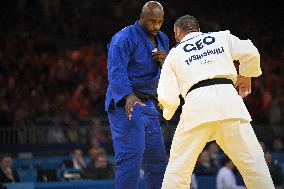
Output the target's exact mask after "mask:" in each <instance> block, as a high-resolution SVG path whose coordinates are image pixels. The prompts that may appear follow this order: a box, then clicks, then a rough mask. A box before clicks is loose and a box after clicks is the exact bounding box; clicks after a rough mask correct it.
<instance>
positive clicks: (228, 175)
mask: <svg viewBox="0 0 284 189" xmlns="http://www.w3.org/2000/svg"><path fill="white" fill-rule="evenodd" d="M216 184H217V189H245V188H246V187H244V186H238V185H237V181H236V177H235V175H234V173H233V171H232V170H231V169H229V168H228V167H223V168H221V169H220V170H219V172H218V174H217V180H216Z"/></svg>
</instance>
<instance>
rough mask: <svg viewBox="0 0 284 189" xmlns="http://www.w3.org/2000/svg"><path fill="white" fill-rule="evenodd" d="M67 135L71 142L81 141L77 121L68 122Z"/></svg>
mask: <svg viewBox="0 0 284 189" xmlns="http://www.w3.org/2000/svg"><path fill="white" fill-rule="evenodd" d="M66 135H67V139H68V142H71V143H77V142H79V133H78V125H77V124H76V121H74V120H71V121H69V122H68V123H67V131H66Z"/></svg>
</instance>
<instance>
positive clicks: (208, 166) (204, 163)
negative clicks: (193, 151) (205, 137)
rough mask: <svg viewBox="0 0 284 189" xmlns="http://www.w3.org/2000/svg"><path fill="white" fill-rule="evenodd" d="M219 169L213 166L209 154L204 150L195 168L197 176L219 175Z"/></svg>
mask: <svg viewBox="0 0 284 189" xmlns="http://www.w3.org/2000/svg"><path fill="white" fill-rule="evenodd" d="M217 170H218V168H217V167H215V166H214V165H213V164H212V161H211V158H210V155H209V152H208V151H207V150H204V151H203V152H202V153H201V154H200V156H199V158H198V160H197V164H196V167H195V170H194V172H195V174H196V175H214V174H216V173H217Z"/></svg>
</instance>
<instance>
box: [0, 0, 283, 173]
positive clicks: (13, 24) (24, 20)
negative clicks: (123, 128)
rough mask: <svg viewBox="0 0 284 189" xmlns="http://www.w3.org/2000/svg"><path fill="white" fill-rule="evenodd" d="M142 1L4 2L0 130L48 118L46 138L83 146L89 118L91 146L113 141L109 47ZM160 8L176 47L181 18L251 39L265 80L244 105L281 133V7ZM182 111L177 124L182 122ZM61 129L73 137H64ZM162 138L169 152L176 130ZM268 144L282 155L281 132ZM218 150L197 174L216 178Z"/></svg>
mask: <svg viewBox="0 0 284 189" xmlns="http://www.w3.org/2000/svg"><path fill="white" fill-rule="evenodd" d="M145 2H146V1H140V0H132V1H127V0H120V1H119V0H115V1H108V2H107V3H105V2H104V1H103V0H96V1H76V0H68V1H66V0H45V1H40V0H11V1H5V2H4V3H3V2H1V6H0V14H1V16H0V34H1V35H0V127H13V128H26V127H31V126H37V125H38V123H39V120H43V119H45V120H48V119H50V120H52V124H51V125H53V126H51V127H50V130H49V132H48V133H47V137H48V139H49V143H65V142H78V141H80V139H82V137H81V136H80V135H79V134H78V132H77V130H76V126H77V125H78V124H77V121H78V120H80V119H91V120H94V123H95V124H93V126H91V128H92V131H93V132H90V133H88V134H89V135H90V137H89V138H93V140H89V143H90V146H93V147H94V146H95V147H96V146H99V145H98V143H109V142H111V137H110V136H109V133H108V134H103V133H101V132H99V130H98V128H99V127H98V126H97V125H100V123H99V121H100V120H102V119H106V117H105V116H106V114H105V112H104V99H105V91H106V87H107V49H106V46H107V43H108V41H109V40H110V37H111V36H112V35H113V34H114V33H115V32H116V31H118V30H120V29H122V28H124V27H125V26H127V25H129V24H132V23H134V22H135V20H137V19H138V18H139V14H140V10H141V6H142V5H143V4H144V3H145ZM161 3H162V4H163V6H164V10H165V20H164V24H163V27H162V30H163V31H164V32H165V33H166V34H167V35H168V36H169V38H170V42H171V47H173V46H174V44H175V41H174V34H173V31H172V30H173V23H174V21H175V19H176V18H177V17H179V16H182V15H184V14H192V15H194V16H196V17H197V18H198V19H199V20H200V26H201V30H202V31H204V32H208V31H218V30H227V29H228V30H230V31H231V33H232V34H234V35H236V36H239V37H240V38H242V39H247V38H249V39H251V40H252V42H253V43H254V44H255V45H256V47H257V48H258V49H259V52H260V54H261V67H262V71H263V75H262V76H261V77H259V78H255V79H253V80H252V94H251V95H249V96H248V97H247V98H246V99H245V103H246V104H247V107H248V109H249V112H250V113H251V115H252V118H253V125H254V124H266V125H267V127H270V125H278V128H281V127H282V126H283V124H284V91H283V89H284V66H283V62H284V47H283V45H282V44H283V38H282V37H281V36H279V33H283V28H282V25H279V24H278V18H279V17H280V16H279V15H280V14H279V13H278V11H279V12H280V10H281V6H278V4H277V3H269V4H268V3H267V2H266V3H267V4H265V2H263V3H261V2H258V7H263V8H255V6H254V2H253V1H252V0H250V1H246V2H245V4H243V3H242V2H239V1H237V2H235V1H232V0H229V1H220V2H219V1H210V0H208V1H202V2H200V1H197V0H194V1H181V2H178V3H177V2H176V1H169V0H168V1H161ZM264 7H265V8H264ZM264 10H265V11H264ZM263 13H265V14H263ZM266 13H267V14H266ZM179 110H180V109H179ZM178 113H179V112H177V116H175V120H178V119H179V117H178ZM162 123H164V122H162ZM63 125H65V126H67V127H68V132H63V130H62V128H63ZM100 126H101V125H100ZM101 127H106V125H103V126H101ZM85 134H86V133H85ZM266 134H267V135H268V134H272V133H266ZM164 135H165V136H167V137H168V138H165V141H168V142H169V144H168V146H167V148H169V147H170V146H169V145H170V139H171V136H172V133H164ZM84 136H85V135H84ZM258 137H260V138H261V139H262V136H258ZM264 142H265V144H266V146H267V147H266V148H268V150H269V151H272V152H282V151H283V150H284V148H283V135H282V134H281V133H278V136H274V135H273V136H271V138H270V140H269V141H264ZM109 144H110V143H109ZM216 151H219V149H218V147H216V146H214V145H212V146H210V145H209V146H208V148H207V149H206V150H204V151H203V152H202V154H201V155H200V157H199V159H198V164H197V166H196V169H195V173H196V174H197V175H198V174H200V173H204V172H205V174H211V173H212V174H217V172H218V170H219V169H220V167H221V165H220V162H219V160H218V159H216V157H217V156H216V153H215V152H216ZM102 154H103V155H102V156H103V158H101V159H100V161H102V162H103V161H104V157H105V155H104V152H102ZM267 156H268V159H269V155H267ZM84 166H85V167H88V165H87V164H84ZM90 166H92V165H90ZM92 168H93V167H91V168H90V169H92Z"/></svg>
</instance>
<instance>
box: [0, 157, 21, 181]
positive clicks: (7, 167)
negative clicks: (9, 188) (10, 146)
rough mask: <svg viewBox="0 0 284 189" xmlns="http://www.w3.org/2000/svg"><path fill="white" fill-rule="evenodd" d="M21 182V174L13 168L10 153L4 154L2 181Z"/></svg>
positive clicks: (0, 176)
mask: <svg viewBox="0 0 284 189" xmlns="http://www.w3.org/2000/svg"><path fill="white" fill-rule="evenodd" d="M9 182H20V178H19V175H18V173H17V171H16V170H15V169H13V159H12V157H11V156H10V155H4V156H3V157H2V161H1V169H0V183H9Z"/></svg>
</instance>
